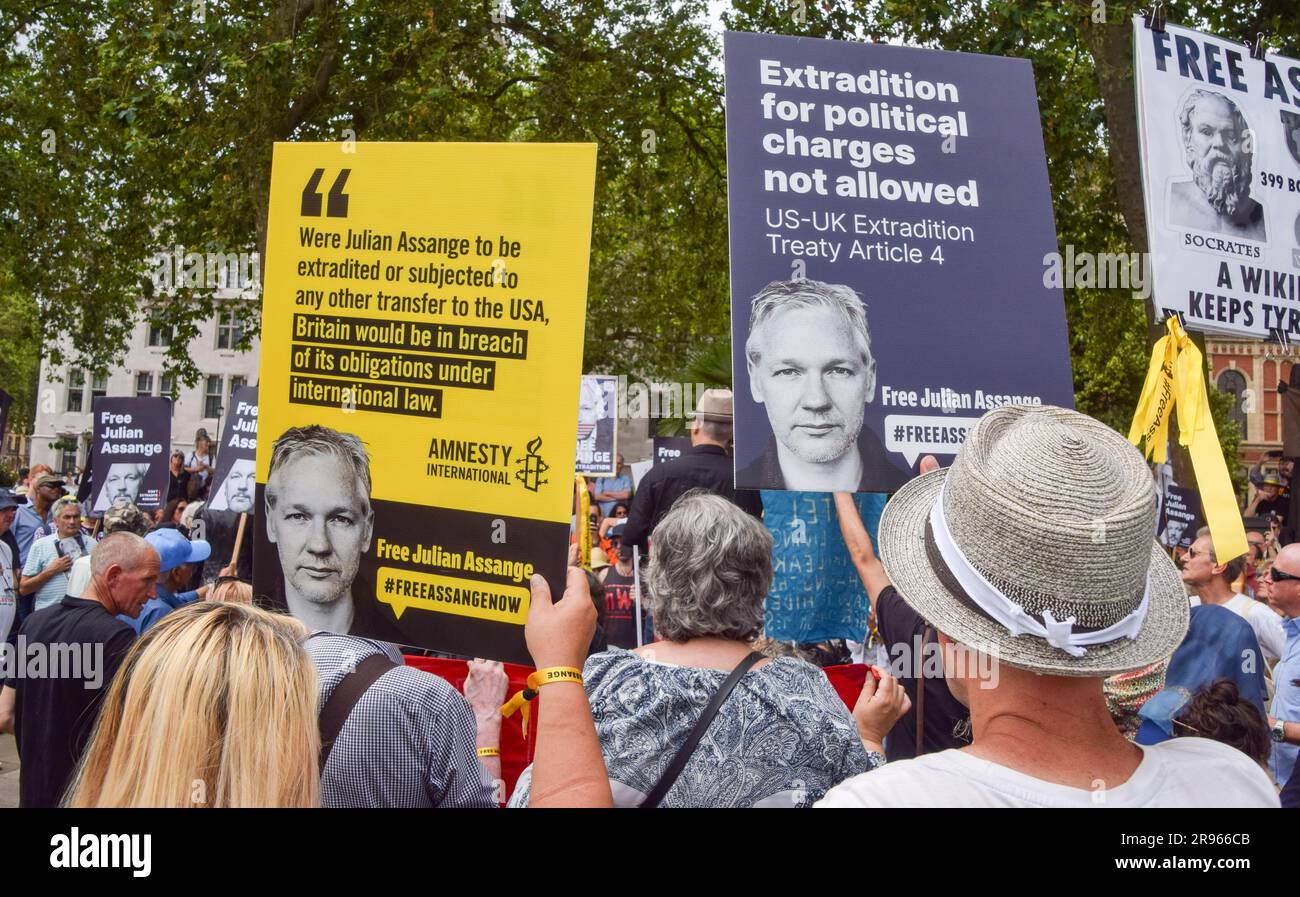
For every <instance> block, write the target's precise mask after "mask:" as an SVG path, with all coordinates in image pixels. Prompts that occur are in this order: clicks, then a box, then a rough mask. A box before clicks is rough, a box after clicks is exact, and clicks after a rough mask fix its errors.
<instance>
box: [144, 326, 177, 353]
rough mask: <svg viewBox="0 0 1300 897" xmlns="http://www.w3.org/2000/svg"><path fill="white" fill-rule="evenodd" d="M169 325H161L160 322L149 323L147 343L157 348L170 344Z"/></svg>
mask: <svg viewBox="0 0 1300 897" xmlns="http://www.w3.org/2000/svg"><path fill="white" fill-rule="evenodd" d="M173 332H174V331H173V330H172V328H170V327H163V326H162V325H160V324H150V325H149V345H150V346H153V347H157V348H165V347H167V346H170V345H171V344H172V333H173Z"/></svg>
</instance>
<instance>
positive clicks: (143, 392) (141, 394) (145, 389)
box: [135, 371, 153, 399]
mask: <svg viewBox="0 0 1300 897" xmlns="http://www.w3.org/2000/svg"><path fill="white" fill-rule="evenodd" d="M152 395H153V374H151V373H150V372H148V371H141V372H140V373H138V374H136V375H135V397H136V398H137V399H147V398H149V397H150V396H152Z"/></svg>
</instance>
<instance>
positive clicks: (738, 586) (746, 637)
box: [646, 489, 772, 642]
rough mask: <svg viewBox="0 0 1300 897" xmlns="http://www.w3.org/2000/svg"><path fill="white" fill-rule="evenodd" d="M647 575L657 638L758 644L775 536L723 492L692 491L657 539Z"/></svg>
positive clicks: (668, 517) (658, 528)
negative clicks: (720, 493)
mask: <svg viewBox="0 0 1300 897" xmlns="http://www.w3.org/2000/svg"><path fill="white" fill-rule="evenodd" d="M651 539H652V540H653V544H654V553H653V554H652V555H651V556H650V565H649V567H648V568H647V571H646V590H647V591H648V592H649V597H650V607H651V613H653V614H654V621H655V623H654V625H655V633H656V634H657V635H659V636H660V637H662V638H665V639H668V640H669V641H674V642H684V641H687V640H688V639H692V638H700V637H709V638H723V639H736V640H740V641H752V640H753V639H754V638H756V637H757V636H758V634H759V633H760V632H761V631H762V629H763V601H764V599H765V598H766V597H767V593H768V591H769V590H770V589H771V587H772V534H771V533H769V532H768V531H767V529H766V528H765V527H764V526H763V524H761V523H760V522H759V521H758V520H757V519H756V518H754V517H752V516H751V515H749V514H747V513H745V512H744V511H742V510H741V509H740V508H738V507H737V506H736V505H734V504H732V503H731V502H729V501H727V500H726V499H725V498H722V497H721V496H719V495H714V494H712V493H709V492H705V491H704V490H702V489H692V490H691V491H690V492H687V493H686V494H685V495H683V496H682V497H681V498H679V499H678V500H677V501H676V503H675V504H673V506H672V509H671V510H670V511H669V512H668V513H667V514H665V515H664V518H663V519H662V520H660V521H659V525H658V526H656V527H655V529H654V532H653V533H652V534H651Z"/></svg>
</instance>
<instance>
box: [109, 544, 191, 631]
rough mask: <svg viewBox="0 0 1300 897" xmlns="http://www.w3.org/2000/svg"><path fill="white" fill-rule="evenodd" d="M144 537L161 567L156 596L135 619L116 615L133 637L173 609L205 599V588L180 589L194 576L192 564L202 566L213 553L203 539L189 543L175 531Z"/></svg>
mask: <svg viewBox="0 0 1300 897" xmlns="http://www.w3.org/2000/svg"><path fill="white" fill-rule="evenodd" d="M144 538H145V541H146V542H148V543H149V544H150V545H152V546H153V548H154V550H155V551H157V552H158V557H159V558H160V559H161V561H162V565H161V567H160V575H159V577H158V585H157V586H156V591H157V597H155V598H150V599H149V601H148V602H147V603H146V604H145V606H144V608H142V609H141V611H140V615H139V616H138V617H134V618H132V617H127V616H123V615H121V614H119V615H118V619H119V620H121V621H122V622H123V623H126V624H127V625H128V626H130V627H131V628H132V629H134V630H135V633H136V635H141V634H143V633H144V632H145V631H146V630H147V629H148V628H149V627H150V626H152V625H153V624H154V623H157V622H158V621H159V620H161V619H162V618H163V617H165V616H166V615H167V614H169V613H171V612H172V611H173V610H175V609H176V608H178V607H181V606H182V605H186V604H189V603H190V602H193V601H198V600H199V599H200V598H202V597H204V594H205V592H206V590H207V588H206V586H205V587H203V588H201V589H198V590H191V591H187V592H181V591H179V590H180V589H182V588H184V587H185V586H186V585H187V584H188V583H189V581H190V579H191V577H192V576H193V575H194V565H195V564H201V563H203V562H204V561H206V560H207V559H208V555H210V554H212V546H211V545H209V544H208V543H207V542H205V541H204V540H203V539H194V540H193V541H191V540H189V539H186V538H185V537H184V536H182V535H181V534H180V533H179V532H178V531H177V530H174V529H156V530H154V531H152V532H151V533H149V534H148V535H147V536H145V537H144Z"/></svg>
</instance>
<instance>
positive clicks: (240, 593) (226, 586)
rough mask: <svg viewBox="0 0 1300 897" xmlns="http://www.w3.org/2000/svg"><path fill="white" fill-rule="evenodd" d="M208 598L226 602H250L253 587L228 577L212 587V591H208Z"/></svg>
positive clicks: (251, 601)
mask: <svg viewBox="0 0 1300 897" xmlns="http://www.w3.org/2000/svg"><path fill="white" fill-rule="evenodd" d="M208 600H209V601H221V602H224V603H226V604H252V603H253V587H252V586H251V585H249V584H248V583H246V582H237V581H235V580H233V579H228V580H226V581H225V582H219V583H217V584H216V585H214V586H213V587H212V591H210V592H208Z"/></svg>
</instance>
